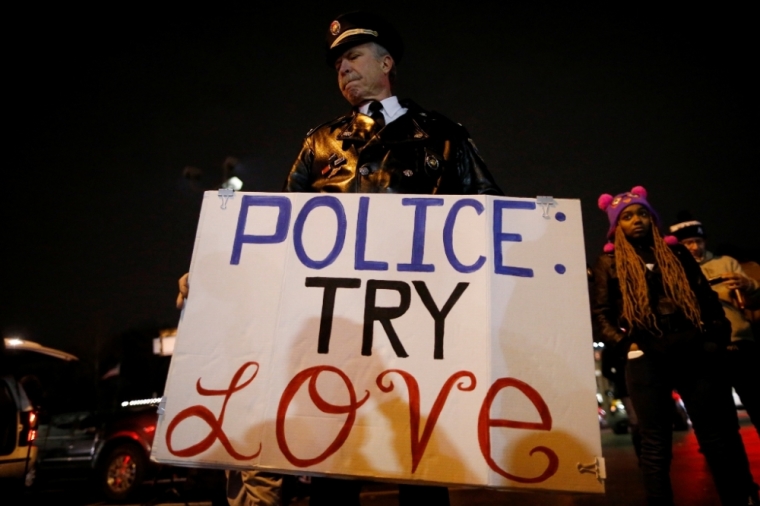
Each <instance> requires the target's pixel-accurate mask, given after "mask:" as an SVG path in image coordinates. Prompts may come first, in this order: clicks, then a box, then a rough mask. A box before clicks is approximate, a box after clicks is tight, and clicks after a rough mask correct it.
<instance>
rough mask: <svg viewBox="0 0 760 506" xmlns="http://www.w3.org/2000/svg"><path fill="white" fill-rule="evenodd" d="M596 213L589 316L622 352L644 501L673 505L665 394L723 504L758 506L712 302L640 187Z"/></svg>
mask: <svg viewBox="0 0 760 506" xmlns="http://www.w3.org/2000/svg"><path fill="white" fill-rule="evenodd" d="M599 207H600V208H601V209H602V210H603V211H605V212H606V214H607V217H608V219H609V223H610V228H609V231H608V233H607V239H608V240H609V241H610V242H608V243H607V245H606V246H605V248H604V254H602V255H600V256H599V258H598V259H597V261H596V263H595V265H594V267H593V275H594V283H593V285H592V294H591V299H592V308H591V311H592V318H593V323H594V325H595V326H596V331H597V335H599V336H601V338H602V339H603V340H604V343H605V346H610V347H614V348H618V349H620V350H621V351H622V352H625V357H626V359H627V360H626V364H625V373H626V382H627V387H628V393H629V395H630V397H631V401H632V402H633V407H634V410H635V411H636V413H637V415H638V421H639V429H640V434H641V457H640V458H639V467H640V468H641V471H642V473H643V477H644V486H645V489H646V495H647V501H648V504H650V505H672V504H673V488H672V485H671V481H670V465H671V460H672V438H673V427H672V425H673V417H672V413H673V411H672V410H673V400H672V395H671V392H672V390H673V389H676V390H678V392H679V393H680V395H681V397H682V399H683V401H684V404H685V405H686V409H687V411H688V413H689V416H690V417H691V420H692V423H693V427H694V432H695V434H696V436H697V440H698V441H699V445H700V448H701V450H702V452H703V454H704V456H705V458H706V459H707V463H708V465H709V467H710V470H711V473H712V476H713V479H714V481H715V485H716V488H717V490H718V494H719V496H720V498H721V502H722V504H723V505H725V506H728V505H739V504H741V505H747V504H753V505H756V504H759V503H760V500H759V499H758V487H757V485H756V484H755V483H754V481H753V479H752V475H751V473H750V469H749V462H748V460H747V454H746V452H745V450H744V445H743V443H742V440H741V437H740V435H739V423H738V418H737V414H736V408H735V406H734V403H733V398H732V396H731V388H730V386H729V384H728V382H727V381H726V379H725V378H724V376H723V375H722V374H721V368H720V364H721V354H722V353H724V352H725V349H726V346H727V344H728V343H729V341H730V333H731V329H730V324H729V322H728V320H726V317H725V315H724V314H723V308H722V307H721V305H720V302H719V301H718V297H717V295H716V294H715V292H713V291H712V289H711V288H710V285H709V284H708V283H707V279H705V277H704V275H703V274H702V271H701V270H700V269H699V266H698V265H697V263H696V262H695V261H694V259H693V258H692V256H691V255H690V254H689V252H688V251H687V250H686V248H684V247H683V246H681V245H679V244H678V243H677V241H671V242H672V243H673V244H666V242H665V241H664V240H663V238H662V236H661V235H660V232H659V230H658V229H657V226H658V224H659V219H658V217H657V214H656V213H655V212H654V209H653V208H652V206H651V205H650V204H649V202H648V201H647V192H646V190H645V189H644V188H643V187H641V186H636V187H634V188H633V189H632V190H631V191H630V192H625V193H621V194H619V195H617V196H615V197H613V196H612V195H608V194H605V195H602V196H601V197H600V198H599Z"/></svg>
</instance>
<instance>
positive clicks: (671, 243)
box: [662, 235, 678, 246]
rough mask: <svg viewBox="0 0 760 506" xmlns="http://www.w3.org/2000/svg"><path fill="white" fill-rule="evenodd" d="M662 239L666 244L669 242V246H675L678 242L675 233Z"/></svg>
mask: <svg viewBox="0 0 760 506" xmlns="http://www.w3.org/2000/svg"><path fill="white" fill-rule="evenodd" d="M662 239H663V240H664V241H665V244H667V245H668V246H675V245H676V244H678V239H677V238H676V236H674V235H666V236H665V237H663V238H662Z"/></svg>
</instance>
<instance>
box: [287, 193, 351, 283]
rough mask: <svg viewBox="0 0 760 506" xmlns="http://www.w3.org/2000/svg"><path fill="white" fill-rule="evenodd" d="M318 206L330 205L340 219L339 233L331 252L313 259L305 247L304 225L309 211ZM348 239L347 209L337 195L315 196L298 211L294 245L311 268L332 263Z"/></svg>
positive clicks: (302, 261) (297, 253)
mask: <svg viewBox="0 0 760 506" xmlns="http://www.w3.org/2000/svg"><path fill="white" fill-rule="evenodd" d="M318 207H329V208H330V209H332V210H333V212H334V213H335V217H336V218H337V220H338V233H337V235H336V237H335V244H334V245H333V248H332V250H331V251H330V253H329V254H328V255H327V256H326V257H325V258H324V260H312V259H311V258H309V256H308V255H307V254H306V250H304V248H303V227H304V224H305V223H306V218H307V217H308V216H309V213H310V212H312V211H313V210H314V209H316V208H318ZM345 241H346V211H345V209H343V204H341V202H340V200H338V199H337V198H335V197H330V196H323V197H314V198H313V199H311V200H309V201H308V202H306V204H305V205H304V206H303V208H302V209H301V212H299V213H298V217H297V218H296V222H295V225H293V246H294V247H295V250H296V255H297V256H298V259H299V260H300V261H301V263H302V264H304V265H305V266H306V267H308V268H309V269H324V268H325V267H327V266H328V265H330V264H332V263H333V262H334V261H335V259H336V258H338V255H340V252H341V250H343V243H344V242H345Z"/></svg>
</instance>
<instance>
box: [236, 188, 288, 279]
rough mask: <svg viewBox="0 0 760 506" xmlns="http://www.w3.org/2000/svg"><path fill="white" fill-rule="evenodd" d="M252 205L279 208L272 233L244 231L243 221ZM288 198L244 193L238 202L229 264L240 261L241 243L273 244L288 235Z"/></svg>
mask: <svg viewBox="0 0 760 506" xmlns="http://www.w3.org/2000/svg"><path fill="white" fill-rule="evenodd" d="M252 206H261V207H278V208H279V209H280V212H279V214H278V215H277V226H276V227H275V231H274V234H272V235H253V234H246V233H245V221H246V219H247V218H248V208H250V207H252ZM290 211H291V204H290V199H288V198H287V197H270V196H266V197H264V196H259V195H246V196H244V197H243V201H242V202H241V203H240V214H239V215H238V222H237V229H236V230H235V240H234V242H233V243H232V257H231V258H230V265H238V264H239V263H240V254H241V253H242V251H243V244H274V243H278V242H282V241H284V240H285V239H286V238H287V237H288V226H289V225H290Z"/></svg>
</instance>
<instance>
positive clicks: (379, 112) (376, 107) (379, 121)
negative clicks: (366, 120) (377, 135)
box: [369, 100, 385, 130]
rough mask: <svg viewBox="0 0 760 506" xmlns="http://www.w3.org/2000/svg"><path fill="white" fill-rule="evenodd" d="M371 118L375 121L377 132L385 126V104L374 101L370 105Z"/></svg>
mask: <svg viewBox="0 0 760 506" xmlns="http://www.w3.org/2000/svg"><path fill="white" fill-rule="evenodd" d="M369 117H370V118H372V119H373V120H374V121H375V130H380V129H382V128H383V127H384V126H385V116H383V104H381V103H380V102H378V101H376V100H375V101H374V102H372V103H371V104H369Z"/></svg>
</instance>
